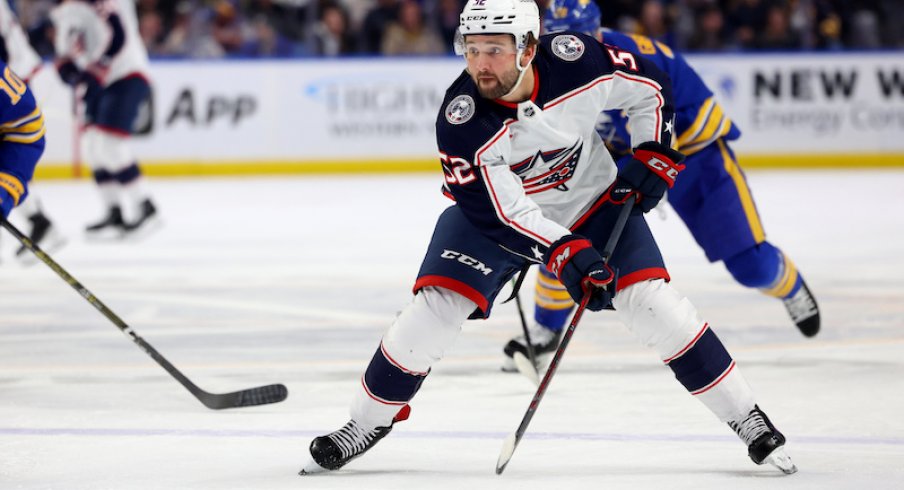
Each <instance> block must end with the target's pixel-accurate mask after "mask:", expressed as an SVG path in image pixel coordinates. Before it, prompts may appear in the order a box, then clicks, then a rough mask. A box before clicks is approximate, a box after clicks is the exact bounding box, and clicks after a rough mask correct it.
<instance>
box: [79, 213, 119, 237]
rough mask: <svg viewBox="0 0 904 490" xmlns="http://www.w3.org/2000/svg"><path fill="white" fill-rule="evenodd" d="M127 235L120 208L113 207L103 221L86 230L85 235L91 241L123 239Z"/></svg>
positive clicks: (89, 226)
mask: <svg viewBox="0 0 904 490" xmlns="http://www.w3.org/2000/svg"><path fill="white" fill-rule="evenodd" d="M125 233H126V223H125V221H123V219H122V209H121V208H120V207H119V206H111V207H110V210H109V212H108V213H107V216H106V217H105V218H104V219H103V220H101V221H99V222H97V223H94V224H93V225H88V227H86V228H85V235H86V236H87V237H88V238H89V239H91V240H112V239H121V238H122V237H123V236H124V235H125Z"/></svg>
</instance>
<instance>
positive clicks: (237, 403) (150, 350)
mask: <svg viewBox="0 0 904 490" xmlns="http://www.w3.org/2000/svg"><path fill="white" fill-rule="evenodd" d="M0 226H2V227H3V228H6V230H7V231H8V232H10V234H12V235H13V236H14V237H16V240H19V243H21V244H22V245H23V246H24V247H25V248H27V249H28V250H30V251H31V252H32V253H33V254H34V255H35V257H37V258H38V259H39V260H40V261H41V262H44V264H45V265H46V266H47V267H50V269H51V270H53V271H54V272H55V273H56V274H57V275H58V276H60V279H62V280H64V281H65V282H66V283H67V284H69V285H70V286H72V289H74V290H75V291H76V292H78V294H79V296H81V297H82V298H84V299H85V300H86V301H87V302H88V303H89V304H91V306H93V307H94V308H95V309H96V310H97V311H99V312H100V313H101V314H102V315H103V316H104V317H106V318H107V320H110V322H111V323H112V324H113V325H115V326H116V328H118V329H119V330H120V331H122V333H124V334H125V335H126V337H128V338H129V339H131V340H132V342H134V343H135V345H137V346H138V347H139V348H140V349H141V350H142V351H144V353H145V354H147V355H148V356H150V357H151V359H153V360H154V361H156V362H157V364H159V365H160V367H162V368H163V369H164V370H166V372H167V373H169V374H170V376H172V377H173V379H175V380H176V381H178V382H179V384H181V385H182V386H183V387H185V389H187V390H188V391H189V393H191V394H192V395H194V397H195V398H197V399H198V401H200V402H201V403H203V404H204V406H206V407H207V408H210V409H213V410H221V409H224V408H237V407H250V406H254V405H266V404H268V403H277V402H281V401H283V400H285V399H286V397H287V396H288V394H289V390H287V389H286V387H285V386H284V385H281V384H275V385H267V386H259V387H256V388H250V389H247V390H242V391H236V392H233V393H223V394H215V393H208V392H206V391H204V390H202V389H201V388H199V387H198V386H197V385H196V384H195V383H194V382H192V380H190V379H188V377H187V376H185V374H183V373H182V371H180V370H179V369H178V368H176V366H174V365H173V363H171V362H170V361H169V360H168V359H167V358H165V357H163V354H161V353H160V352H157V349H155V348H154V347H153V346H152V345H151V344H149V343H148V342H147V341H146V340H144V339H143V338H141V336H139V335H138V333H136V332H135V330H132V327H130V326H129V325H128V324H126V322H125V321H123V319H122V318H120V317H119V316H118V315H117V314H116V313H114V312H113V310H111V309H110V308H108V307H107V305H105V304H104V303H103V302H102V301H101V300H100V299H99V298H98V297H97V296H94V294H93V293H92V292H91V291H89V290H88V288H86V287H85V286H83V285H82V283H80V282H79V281H78V280H77V279H76V278H75V277H73V276H72V275H71V274H69V272H67V271H66V269H64V268H63V266H61V265H60V264H58V263H57V262H56V261H55V260H53V258H51V257H50V256H49V255H47V253H45V252H44V251H43V250H41V247H39V246H37V245H36V244H35V243H33V242H32V241H31V239H29V238H28V237H27V236H25V234H23V233H22V232H21V231H19V229H18V228H16V227H15V226H13V225H12V224H11V223H10V222H9V221H6V220H5V219H4V218H3V217H2V216H0Z"/></svg>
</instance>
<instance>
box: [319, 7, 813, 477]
mask: <svg viewBox="0 0 904 490" xmlns="http://www.w3.org/2000/svg"><path fill="white" fill-rule="evenodd" d="M459 31H460V34H461V37H460V38H459V40H458V41H457V42H456V51H457V52H458V53H460V54H463V55H464V57H465V60H466V62H467V70H465V71H464V72H463V73H462V74H461V76H459V78H458V79H457V80H456V81H455V82H453V84H452V85H451V87H450V88H449V90H448V91H447V92H446V97H445V100H444V102H443V105H442V107H441V108H440V113H439V115H438V117H437V123H436V132H437V145H438V147H439V153H440V159H441V161H442V166H443V171H444V174H445V183H444V191H445V193H446V194H447V195H448V196H449V197H451V198H452V199H453V200H454V201H455V204H454V205H452V206H450V207H449V208H447V209H446V210H445V211H444V212H443V213H442V214H441V216H440V218H439V221H438V223H437V225H436V228H435V229H434V234H433V238H432V240H431V243H430V245H429V247H428V249H427V254H426V257H425V258H424V261H423V263H422V265H421V269H420V272H419V273H418V278H417V280H416V282H415V285H414V292H415V295H414V298H413V300H412V302H411V303H410V304H409V305H407V306H406V307H405V308H404V309H403V310H402V312H401V313H400V314H399V315H398V316H397V318H396V319H395V321H394V322H393V324H392V325H391V326H390V327H389V329H388V331H387V332H386V333H385V335H384V336H383V339H382V342H381V343H380V345H379V347H378V348H377V350H376V352H375V354H374V356H373V358H372V359H371V361H370V364H369V365H368V366H367V369H366V370H365V372H364V376H363V377H362V380H361V385H360V387H359V388H358V389H357V390H356V393H355V396H354V400H353V402H352V406H351V420H350V421H349V422H348V423H346V424H345V425H344V426H343V427H341V428H340V429H338V430H336V431H334V432H331V433H329V434H326V435H324V436H321V437H317V438H315V439H314V440H313V442H312V443H311V446H310V461H309V462H308V463H307V464H306V465H305V466H304V467H303V468H302V470H301V474H310V473H317V472H323V471H326V470H336V469H338V468H341V467H342V466H344V465H345V464H347V463H348V462H349V461H351V460H352V459H353V458H355V457H357V456H360V455H361V454H363V453H364V452H365V451H367V450H369V449H370V448H371V447H373V446H374V444H376V442H378V441H379V440H380V439H382V438H383V437H385V436H386V435H387V434H388V433H389V432H390V431H391V430H392V428H393V425H394V424H395V423H396V422H399V421H402V420H405V419H407V418H408V416H409V414H410V411H411V409H410V406H409V403H410V401H411V399H412V398H413V397H414V395H415V394H416V392H417V391H418V390H419V389H420V387H421V385H422V383H423V381H424V380H425V378H426V377H427V375H428V374H429V373H430V370H431V367H432V366H433V364H434V363H436V362H437V361H439V360H440V359H441V358H442V357H443V354H444V352H445V351H446V349H448V348H449V347H450V346H451V345H452V343H453V342H454V340H455V338H456V337H457V335H458V333H459V331H460V329H461V325H462V323H463V322H464V321H465V320H466V319H468V318H486V317H488V316H489V314H490V309H491V307H492V304H493V300H494V298H495V297H496V295H497V294H498V293H499V291H500V290H501V289H502V288H503V286H504V285H505V284H506V283H507V281H508V280H509V279H510V278H511V277H512V276H513V275H514V274H515V272H516V271H518V270H519V269H521V268H522V267H524V266H525V265H526V264H529V263H541V264H545V265H546V266H547V267H549V268H550V269H551V270H553V271H554V272H555V274H556V276H557V278H558V279H559V280H560V281H561V282H562V283H563V284H564V285H565V287H566V288H567V290H568V293H569V294H570V295H571V296H572V298H574V299H575V300H576V301H578V302H582V301H583V302H584V303H585V304H586V307H587V309H589V310H591V311H598V310H601V309H603V308H604V307H606V306H608V305H610V304H611V305H612V306H614V308H615V310H616V312H617V314H618V317H619V319H620V320H621V321H622V322H623V323H624V324H625V325H626V326H627V327H628V328H629V329H630V330H631V331H632V332H633V333H634V334H635V335H636V336H637V337H638V338H639V339H640V340H641V341H642V342H643V343H644V344H645V345H647V346H649V347H651V348H652V349H654V350H655V351H656V352H657V354H658V355H659V356H660V359H662V361H663V362H664V363H665V364H666V365H667V366H668V367H669V368H670V369H671V370H672V371H673V373H674V375H675V377H676V378H677V380H678V381H679V382H680V383H681V384H682V385H683V386H684V387H685V389H686V390H687V391H688V392H689V393H690V394H691V395H693V396H694V397H696V398H697V399H698V400H700V401H701V402H702V403H703V404H704V405H705V406H706V407H707V408H709V409H710V410H711V411H712V412H713V413H714V414H715V415H716V417H717V418H718V419H719V420H721V421H722V422H725V423H727V424H728V425H729V426H730V427H731V428H732V429H733V430H735V432H736V433H737V434H738V436H739V437H740V438H741V440H742V441H743V443H744V444H745V445H746V446H747V449H748V455H749V456H750V458H751V459H752V460H753V461H754V462H755V463H757V464H762V463H766V462H768V463H770V464H773V465H775V466H776V467H778V468H779V469H781V470H782V471H783V472H785V473H793V472H794V471H796V468H795V467H794V465H793V464H792V463H791V460H790V459H789V458H788V456H787V455H786V454H785V451H784V444H785V438H784V436H783V435H782V434H781V432H779V431H778V430H777V429H776V428H775V426H774V425H773V424H772V423H771V422H770V420H769V419H768V418H767V417H766V414H765V413H764V412H763V411H762V410H761V409H760V408H759V406H758V405H757V404H756V401H755V398H754V395H753V392H752V391H751V389H750V387H749V386H748V384H747V382H746V381H745V380H744V378H743V377H742V375H741V373H740V368H739V367H738V366H737V365H736V364H735V361H734V360H733V359H732V358H731V355H730V354H729V353H728V351H727V350H726V349H725V347H724V346H723V345H722V343H721V341H720V340H719V338H718V337H717V336H716V334H715V332H714V331H713V329H711V328H710V327H709V325H708V324H707V323H706V322H704V321H703V320H702V319H701V318H700V315H699V314H698V313H697V311H696V309H695V308H694V306H693V305H691V303H690V302H689V301H688V300H687V299H686V298H684V297H682V296H681V295H680V294H679V293H677V292H676V291H675V290H674V289H672V288H671V286H670V285H669V275H668V271H667V270H666V268H665V265H664V263H663V261H662V256H661V254H660V253H659V249H658V247H657V245H656V242H655V240H654V239H653V236H652V234H651V233H650V230H649V228H648V227H647V224H646V221H645V220H644V216H643V211H644V210H649V209H652V207H654V206H655V204H656V202H658V201H659V200H660V199H661V198H662V197H663V194H664V193H665V190H666V189H667V188H670V187H671V186H672V185H673V184H674V181H675V179H676V178H680V177H679V172H680V171H681V170H683V168H684V166H683V165H682V160H683V158H684V157H683V156H682V155H681V154H680V153H679V152H677V151H674V150H672V149H671V147H670V143H671V139H672V131H673V127H674V126H673V124H674V123H673V103H672V94H671V87H670V84H669V81H668V77H667V76H666V75H665V74H664V73H663V72H661V71H659V70H658V69H657V68H656V67H655V66H654V65H653V64H652V63H650V62H648V61H646V60H644V59H642V58H641V57H639V56H635V55H634V54H632V53H630V52H626V51H622V50H619V49H618V48H615V47H612V46H605V45H602V44H600V43H598V42H597V41H596V40H595V39H594V38H593V37H590V36H586V35H583V34H579V33H560V34H557V35H550V36H543V37H540V38H539V40H538V36H539V31H540V20H539V14H538V11H537V7H536V4H535V3H534V1H533V0H468V3H467V4H466V5H465V8H464V10H463V12H462V14H461V17H460V26H459ZM609 109H621V110H624V111H625V112H626V113H627V114H628V115H629V117H630V120H631V123H632V129H633V132H632V138H633V139H632V146H633V148H634V149H635V151H634V160H633V161H632V162H630V163H629V164H627V165H626V166H625V167H624V168H623V169H622V170H617V168H616V165H615V163H614V161H613V159H612V157H611V156H610V154H609V153H608V151H607V150H606V148H605V146H604V144H603V142H602V141H601V139H600V138H599V136H598V134H597V133H596V130H595V124H596V120H597V117H598V115H599V113H600V112H602V111H603V110H609ZM630 196H635V197H636V199H637V201H636V202H637V203H638V206H637V207H635V208H633V210H632V212H631V216H630V218H629V219H628V221H627V223H626V225H625V228H624V231H623V232H622V234H621V238H620V239H619V241H618V244H617V246H616V248H615V250H614V252H613V254H612V256H611V258H610V260H609V261H608V264H607V263H606V262H605V261H604V260H603V258H602V256H601V255H600V253H599V250H600V249H601V248H602V246H603V244H605V243H606V241H607V239H608V238H609V235H610V233H611V232H612V230H613V228H614V224H615V221H616V217H617V216H618V214H619V211H620V209H621V207H622V206H623V205H625V202H626V201H627V200H628V198H629V197H630ZM615 271H618V278H617V279H616V277H615V276H616V272H615Z"/></svg>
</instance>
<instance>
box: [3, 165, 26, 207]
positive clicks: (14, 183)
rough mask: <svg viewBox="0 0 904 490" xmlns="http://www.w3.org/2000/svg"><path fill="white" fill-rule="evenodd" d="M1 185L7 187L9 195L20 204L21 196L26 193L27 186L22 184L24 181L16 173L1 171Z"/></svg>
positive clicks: (14, 201)
mask: <svg viewBox="0 0 904 490" xmlns="http://www.w3.org/2000/svg"><path fill="white" fill-rule="evenodd" d="M0 187H2V188H4V189H6V192H9V195H10V196H12V198H13V203H15V205H17V206H18V205H19V198H21V197H22V194H24V193H25V186H23V185H22V181H20V180H19V179H18V178H16V177H15V176H14V175H10V174H8V173H4V172H0Z"/></svg>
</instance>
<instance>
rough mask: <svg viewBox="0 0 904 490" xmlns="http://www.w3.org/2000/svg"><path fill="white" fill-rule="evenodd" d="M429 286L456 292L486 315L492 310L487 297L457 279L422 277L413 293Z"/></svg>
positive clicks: (415, 285)
mask: <svg viewBox="0 0 904 490" xmlns="http://www.w3.org/2000/svg"><path fill="white" fill-rule="evenodd" d="M427 286H436V287H441V288H446V289H448V290H450V291H455V292H456V293H458V294H460V295H462V296H464V297H465V298H468V299H469V300H471V301H473V302H475V303H477V307H478V308H480V310H481V311H483V312H484V313H486V312H487V310H489V309H490V302H489V301H488V300H487V298H486V296H484V295H483V293H481V292H480V291H478V290H476V289H474V288H472V287H471V286H469V285H467V284H465V283H463V282H461V281H459V280H457V279H452V278H451V277H446V276H437V275H430V276H421V277H419V278H418V280H417V281H416V282H415V283H414V288H412V292H414V293H415V294H417V292H418V291H420V290H421V289H423V288H425V287H427Z"/></svg>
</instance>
